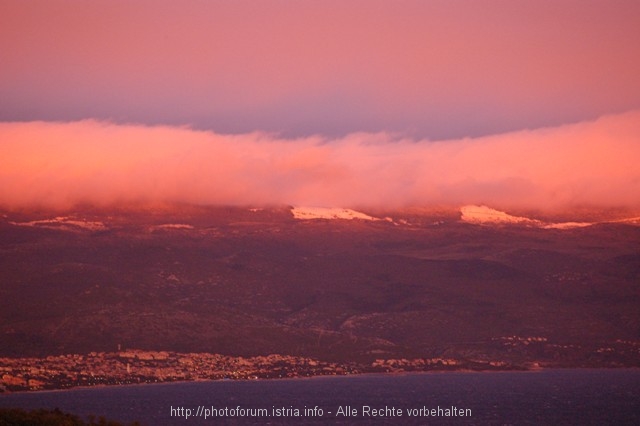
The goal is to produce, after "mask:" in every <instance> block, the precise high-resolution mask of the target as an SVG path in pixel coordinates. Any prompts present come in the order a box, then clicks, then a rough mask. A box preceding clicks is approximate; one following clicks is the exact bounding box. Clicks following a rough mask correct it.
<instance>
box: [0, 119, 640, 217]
mask: <svg viewBox="0 0 640 426" xmlns="http://www.w3.org/2000/svg"><path fill="white" fill-rule="evenodd" d="M638 164H640V111H633V112H629V113H625V114H619V115H612V116H604V117H601V118H599V119H597V120H595V121H591V122H583V123H578V124H570V125H564V126H560V127H555V128H544V129H536V130H524V131H520V132H513V133H507V134H500V135H494V136H488V137H482V138H475V139H462V140H448V141H438V142H433V141H426V140H412V139H407V138H403V137H402V136H400V135H394V134H387V133H375V134H369V133H357V134H351V135H348V136H346V137H342V138H338V139H327V138H325V137H320V136H310V137H305V138H298V139H284V138H279V137H278V136H274V135H270V134H263V133H250V134H240V135H221V134H216V133H212V132H205V131H195V130H191V129H189V128H180V127H163V126H156V127H146V126H138V125H117V124H111V123H105V122H97V121H91V120H89V121H79V122H69V123H59V122H10V123H0V205H1V206H4V207H5V208H29V207H33V206H38V207H50V208H67V207H71V206H73V205H75V204H78V203H90V204H98V205H105V204H112V203H147V202H151V203H154V202H186V203H198V204H234V205H268V204H293V205H313V206H341V207H363V206H371V207H401V206H428V205H463V204H487V205H491V206H496V207H511V208H514V207H522V208H537V209H555V208H564V207H570V206H576V205H583V206H584V205H593V206H610V207H613V206H616V207H617V206H633V207H637V206H638V204H640V167H638Z"/></svg>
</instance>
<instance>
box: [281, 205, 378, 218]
mask: <svg viewBox="0 0 640 426" xmlns="http://www.w3.org/2000/svg"><path fill="white" fill-rule="evenodd" d="M291 214H293V217H294V218H295V219H300V220H309V219H347V220H353V219H360V220H372V221H374V220H382V219H379V218H377V217H373V216H369V215H368V214H365V213H361V212H358V211H355V210H351V209H344V208H339V207H293V208H292V209H291Z"/></svg>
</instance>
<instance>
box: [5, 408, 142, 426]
mask: <svg viewBox="0 0 640 426" xmlns="http://www.w3.org/2000/svg"><path fill="white" fill-rule="evenodd" d="M139 425H140V423H138V422H134V423H127V424H126V425H125V424H124V423H120V422H115V421H112V420H107V419H105V418H104V417H102V416H101V417H97V418H96V417H95V416H89V418H88V419H87V420H86V421H85V420H82V419H81V418H80V417H78V416H75V415H73V414H69V413H64V412H62V411H60V410H58V409H57V408H56V409H54V410H44V409H40V410H31V411H27V410H23V409H20V408H0V426H139Z"/></svg>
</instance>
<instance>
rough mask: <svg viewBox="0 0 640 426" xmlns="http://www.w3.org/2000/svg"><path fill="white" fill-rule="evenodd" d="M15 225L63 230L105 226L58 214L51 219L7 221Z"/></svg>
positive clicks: (92, 229) (98, 228)
mask: <svg viewBox="0 0 640 426" xmlns="http://www.w3.org/2000/svg"><path fill="white" fill-rule="evenodd" d="M9 223H11V224H12V225H16V226H32V227H40V228H50V229H62V230H65V231H74V230H78V229H86V230H89V231H104V230H105V229H107V226H106V225H105V224H104V223H102V222H96V221H88V220H76V219H72V218H70V217H67V216H58V217H55V218H53V219H43V220H32V221H30V222H9Z"/></svg>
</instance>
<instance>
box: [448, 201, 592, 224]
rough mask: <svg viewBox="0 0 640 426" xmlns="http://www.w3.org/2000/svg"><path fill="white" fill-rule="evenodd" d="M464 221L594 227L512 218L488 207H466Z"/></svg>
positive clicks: (520, 217) (463, 213) (464, 208)
mask: <svg viewBox="0 0 640 426" xmlns="http://www.w3.org/2000/svg"><path fill="white" fill-rule="evenodd" d="M460 211H461V213H462V217H461V219H462V221H463V222H467V223H473V224H518V225H527V226H536V227H539V228H542V229H573V228H584V227H586V226H591V225H593V223H592V222H560V223H549V222H542V221H540V220H536V219H530V218H528V217H523V216H512V215H510V214H508V213H505V212H502V211H500V210H495V209H492V208H490V207H487V206H474V205H469V206H464V207H462V208H461V209H460Z"/></svg>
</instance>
